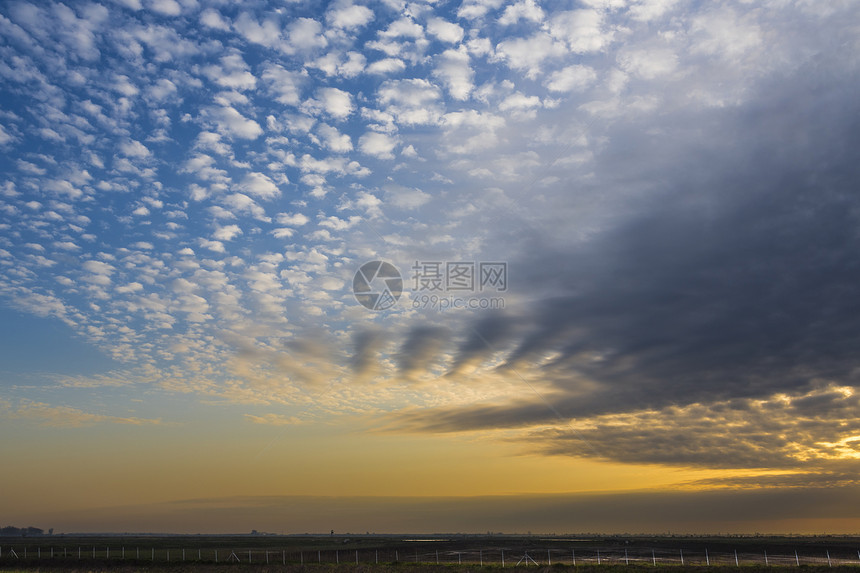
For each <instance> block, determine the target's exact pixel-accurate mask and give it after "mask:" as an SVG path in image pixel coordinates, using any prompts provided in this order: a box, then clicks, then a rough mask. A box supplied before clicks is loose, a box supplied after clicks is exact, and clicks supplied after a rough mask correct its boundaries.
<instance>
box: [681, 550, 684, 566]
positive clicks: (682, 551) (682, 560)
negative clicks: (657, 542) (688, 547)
mask: <svg viewBox="0 0 860 573" xmlns="http://www.w3.org/2000/svg"><path fill="white" fill-rule="evenodd" d="M683 564H684V550H683V549H681V565H683Z"/></svg>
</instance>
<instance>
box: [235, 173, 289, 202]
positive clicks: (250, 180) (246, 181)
mask: <svg viewBox="0 0 860 573" xmlns="http://www.w3.org/2000/svg"><path fill="white" fill-rule="evenodd" d="M239 189H241V190H242V191H244V192H245V193H247V194H248V195H252V196H254V197H257V198H259V199H274V198H275V197H279V196H280V195H281V190H280V189H279V188H278V186H277V185H276V184H275V182H274V181H272V180H271V179H269V177H267V176H266V175H263V174H262V173H248V174H247V175H245V177H244V178H243V179H242V182H241V183H240V184H239Z"/></svg>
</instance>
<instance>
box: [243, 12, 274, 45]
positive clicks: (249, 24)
mask: <svg viewBox="0 0 860 573" xmlns="http://www.w3.org/2000/svg"><path fill="white" fill-rule="evenodd" d="M233 27H234V28H235V29H236V31H237V32H238V33H239V34H240V35H241V36H242V37H243V38H245V39H246V40H247V41H249V42H251V43H253V44H260V45H262V46H266V47H267V48H274V47H276V46H278V45H279V44H280V43H281V41H282V38H281V26H280V25H279V23H278V22H277V20H275V19H273V18H268V19H266V20H264V21H263V23H262V24H261V23H260V22H258V21H257V19H256V18H254V16H252V15H251V14H249V13H248V12H242V13H241V14H239V17H238V18H236V21H235V22H234V23H233Z"/></svg>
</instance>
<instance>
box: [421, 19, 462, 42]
mask: <svg viewBox="0 0 860 573" xmlns="http://www.w3.org/2000/svg"><path fill="white" fill-rule="evenodd" d="M427 33H428V34H430V35H431V36H434V37H436V39H438V40H439V41H441V42H448V43H449V44H456V43H458V42H460V41H461V40H462V39H463V28H461V27H460V26H459V25H457V24H455V23H453V22H449V21H448V20H445V19H443V18H430V19H429V20H428V21H427Z"/></svg>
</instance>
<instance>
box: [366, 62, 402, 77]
mask: <svg viewBox="0 0 860 573" xmlns="http://www.w3.org/2000/svg"><path fill="white" fill-rule="evenodd" d="M405 69H406V64H405V63H403V60H401V59H398V58H384V59H382V60H377V61H375V62H373V63H372V64H370V65H369V66H367V73H368V74H377V75H385V74H393V73H397V72H402V71H403V70H405Z"/></svg>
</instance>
